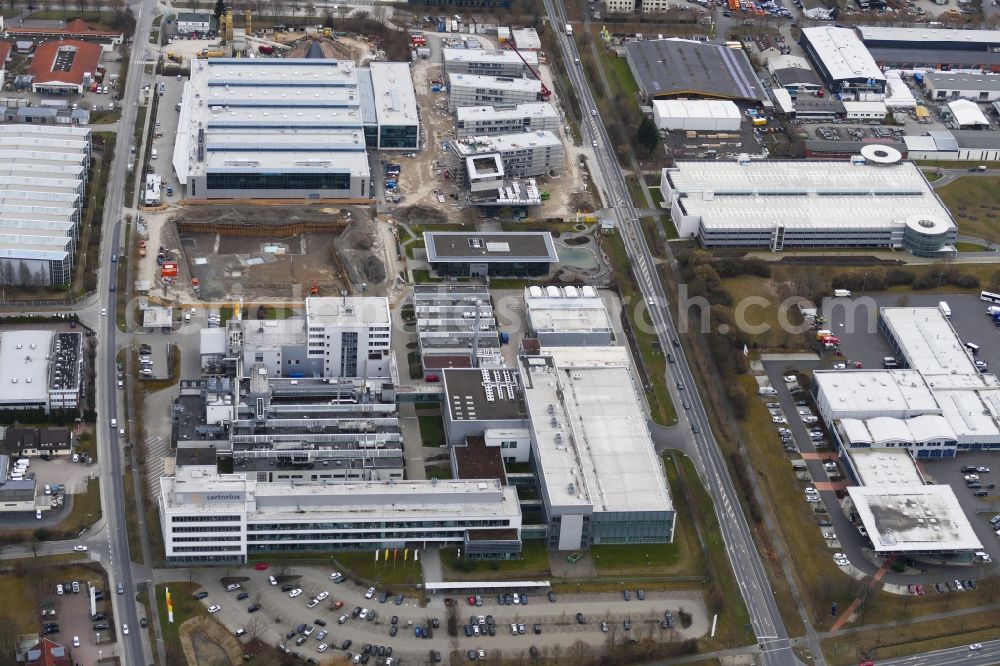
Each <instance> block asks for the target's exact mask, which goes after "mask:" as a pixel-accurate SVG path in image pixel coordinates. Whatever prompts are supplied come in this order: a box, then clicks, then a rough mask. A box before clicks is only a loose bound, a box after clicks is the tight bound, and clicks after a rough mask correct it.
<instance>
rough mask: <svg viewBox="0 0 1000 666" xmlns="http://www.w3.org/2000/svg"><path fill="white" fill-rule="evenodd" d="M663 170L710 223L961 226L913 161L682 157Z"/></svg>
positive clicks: (684, 202)
mask: <svg viewBox="0 0 1000 666" xmlns="http://www.w3.org/2000/svg"><path fill="white" fill-rule="evenodd" d="M664 174H665V178H666V180H667V182H668V184H669V186H670V187H671V189H673V190H674V196H678V195H679V196H680V197H681V200H680V201H681V205H682V206H683V207H684V209H685V210H686V211H687V212H688V213H689V214H691V215H697V216H700V217H701V224H702V226H704V227H706V228H712V227H718V228H730V227H744V228H746V227H766V228H771V227H773V226H774V222H775V220H776V219H780V220H781V222H782V223H783V224H784V225H785V226H788V227H793V226H800V227H809V226H823V225H827V226H836V227H837V228H856V229H870V228H883V227H885V226H886V225H887V224H898V225H912V224H915V223H916V222H915V221H917V220H932V221H934V223H935V224H936V225H937V226H939V227H941V228H945V227H949V226H950V227H954V226H955V222H954V220H953V219H952V217H951V213H950V212H949V211H948V209H947V208H946V207H945V206H944V204H942V203H941V200H940V199H938V197H937V195H936V194H935V193H934V191H933V189H932V188H931V186H930V185H929V184H928V183H927V180H926V179H925V178H924V176H923V174H922V173H921V172H920V170H919V169H918V168H917V167H916V165H915V164H913V163H912V162H900V163H898V164H894V165H870V164H856V163H852V162H848V161H829V160H795V161H787V160H785V161H782V160H750V161H749V162H747V163H742V164H741V163H739V162H737V161H717V162H710V161H704V162H683V161H682V162H675V163H674V166H673V167H670V168H667V169H664ZM903 195H905V196H903Z"/></svg>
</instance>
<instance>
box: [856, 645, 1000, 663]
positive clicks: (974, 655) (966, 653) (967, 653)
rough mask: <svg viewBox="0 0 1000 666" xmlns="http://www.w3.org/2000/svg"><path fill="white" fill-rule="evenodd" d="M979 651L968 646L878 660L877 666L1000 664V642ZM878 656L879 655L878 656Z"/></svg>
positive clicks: (984, 646)
mask: <svg viewBox="0 0 1000 666" xmlns="http://www.w3.org/2000/svg"><path fill="white" fill-rule="evenodd" d="M982 646H983V647H982V648H981V649H979V650H970V649H969V646H968V645H961V646H959V647H953V648H947V649H944V650H935V651H934V652H925V653H923V654H917V655H913V656H911V657H897V658H895V659H876V660H875V662H874V663H875V664H876V665H877V666H951V664H962V665H963V666H995V665H996V664H1000V640H997V641H986V642H984V643H982ZM876 656H877V655H876Z"/></svg>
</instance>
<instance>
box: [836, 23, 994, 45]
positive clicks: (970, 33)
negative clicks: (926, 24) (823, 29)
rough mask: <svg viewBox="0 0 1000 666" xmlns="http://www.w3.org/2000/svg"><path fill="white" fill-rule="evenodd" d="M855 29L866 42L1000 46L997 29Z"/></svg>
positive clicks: (868, 26) (871, 27) (873, 27)
mask: <svg viewBox="0 0 1000 666" xmlns="http://www.w3.org/2000/svg"><path fill="white" fill-rule="evenodd" d="M855 29H856V30H857V31H858V34H859V35H860V36H861V39H862V40H863V41H864V42H865V43H866V44H867V43H869V42H872V43H878V42H913V43H914V44H918V45H919V44H927V43H928V42H931V43H934V42H937V43H948V44H955V45H982V46H984V47H985V46H989V45H992V46H1000V31H997V30H956V29H951V28H887V27H882V26H873V25H861V26H858V27H857V28H855ZM950 48H954V47H950Z"/></svg>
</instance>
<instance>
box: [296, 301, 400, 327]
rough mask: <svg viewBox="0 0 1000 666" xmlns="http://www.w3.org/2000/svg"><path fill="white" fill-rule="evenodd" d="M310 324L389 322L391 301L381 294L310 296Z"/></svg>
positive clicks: (308, 312)
mask: <svg viewBox="0 0 1000 666" xmlns="http://www.w3.org/2000/svg"><path fill="white" fill-rule="evenodd" d="M306 321H307V322H308V324H309V326H313V325H318V326H367V325H369V324H387V323H389V321H390V318H389V302H388V301H387V300H386V299H385V298H384V297H381V296H350V297H344V298H339V297H333V296H331V297H324V298H319V297H310V298H307V299H306Z"/></svg>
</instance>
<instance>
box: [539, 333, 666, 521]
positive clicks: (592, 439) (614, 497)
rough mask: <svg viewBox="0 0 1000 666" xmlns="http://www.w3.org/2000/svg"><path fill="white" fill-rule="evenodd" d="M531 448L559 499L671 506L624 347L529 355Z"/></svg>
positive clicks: (635, 507) (552, 499)
mask: <svg viewBox="0 0 1000 666" xmlns="http://www.w3.org/2000/svg"><path fill="white" fill-rule="evenodd" d="M521 363H522V364H523V365H522V370H523V372H524V376H525V382H526V383H527V385H526V386H525V390H524V393H525V402H526V404H527V407H528V412H529V413H530V415H531V430H532V448H533V454H534V456H535V462H536V465H537V467H538V470H539V475H540V477H541V478H542V483H543V492H544V493H545V494H546V495H547V497H548V500H549V504H550V505H552V506H567V505H584V506H590V507H592V510H593V511H594V512H595V513H598V512H631V511H671V510H672V509H673V503H672V502H671V500H670V494H669V492H668V490H667V481H666V476H665V474H664V471H663V467H662V463H661V462H660V459H659V457H658V456H657V454H656V449H655V447H654V445H653V441H652V439H651V437H650V434H649V429H648V426H647V425H646V415H645V413H644V411H643V408H642V403H641V402H640V401H641V400H643V397H642V395H641V394H640V393H639V391H638V389H637V385H636V379H635V377H633V374H632V371H631V369H630V367H629V362H628V350H627V349H626V348H624V347H596V348H592V347H556V348H546V349H545V350H543V356H533V357H522V359H521Z"/></svg>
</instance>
